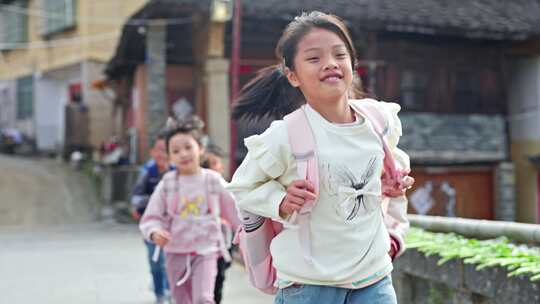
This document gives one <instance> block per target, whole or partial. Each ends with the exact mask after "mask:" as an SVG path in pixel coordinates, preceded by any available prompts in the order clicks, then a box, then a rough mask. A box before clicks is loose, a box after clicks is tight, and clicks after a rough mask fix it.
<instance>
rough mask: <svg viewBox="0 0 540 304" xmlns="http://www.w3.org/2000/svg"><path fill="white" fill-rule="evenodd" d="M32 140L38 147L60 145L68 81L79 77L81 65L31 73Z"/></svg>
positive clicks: (63, 127)
mask: <svg viewBox="0 0 540 304" xmlns="http://www.w3.org/2000/svg"><path fill="white" fill-rule="evenodd" d="M34 80H35V82H34V104H35V108H34V116H35V122H36V143H37V148H38V149H39V150H41V151H57V149H59V148H61V147H62V146H63V145H64V139H65V109H64V106H65V105H66V103H67V102H68V93H69V85H70V84H74V83H78V82H80V81H81V65H80V64H75V65H71V66H67V67H64V68H61V69H56V70H51V71H47V72H45V73H42V74H38V75H36V76H35V77H34Z"/></svg>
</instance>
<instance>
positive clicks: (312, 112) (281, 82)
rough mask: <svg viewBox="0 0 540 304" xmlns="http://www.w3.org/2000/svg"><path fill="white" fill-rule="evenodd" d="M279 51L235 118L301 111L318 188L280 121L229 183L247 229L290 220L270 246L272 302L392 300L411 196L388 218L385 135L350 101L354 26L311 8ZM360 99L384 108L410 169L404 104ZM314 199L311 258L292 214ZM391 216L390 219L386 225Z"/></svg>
mask: <svg viewBox="0 0 540 304" xmlns="http://www.w3.org/2000/svg"><path fill="white" fill-rule="evenodd" d="M276 54H277V56H278V62H279V63H278V64H277V65H275V66H271V67H268V68H265V69H263V70H261V71H260V72H259V73H258V75H257V76H256V78H255V79H253V80H252V81H251V82H249V83H248V84H247V85H246V86H245V87H244V88H243V89H242V91H241V92H240V96H239V98H238V100H237V106H236V108H235V111H234V113H233V114H234V116H235V118H240V117H247V118H251V119H256V118H260V117H265V116H274V117H282V116H283V115H285V114H288V113H290V112H292V111H294V110H296V109H298V108H300V107H301V110H302V111H303V112H304V114H305V116H306V118H307V120H308V122H309V125H310V127H311V129H312V131H313V136H314V139H315V144H316V151H315V153H316V155H317V158H318V167H319V191H318V193H314V192H315V191H314V189H315V187H314V185H313V184H311V182H309V181H308V180H306V179H305V176H298V175H297V165H296V164H297V160H296V159H295V158H294V157H293V155H292V151H291V147H290V144H289V142H288V133H287V126H286V124H285V122H284V121H283V120H278V121H275V122H274V123H272V125H271V126H270V127H269V128H268V129H267V130H266V131H265V132H264V133H263V134H261V135H254V136H252V137H249V138H247V139H246V140H245V145H246V147H247V148H248V154H247V155H246V158H245V159H244V161H243V162H242V164H241V165H240V167H239V168H238V170H237V171H236V172H235V174H234V177H233V179H232V182H231V184H230V185H229V189H231V191H233V192H234V194H235V195H236V198H237V199H238V208H239V209H240V212H241V214H242V217H243V221H244V227H245V229H246V231H248V232H249V231H250V230H251V231H253V230H256V229H258V227H260V225H262V223H264V218H271V219H273V220H275V221H279V222H281V223H284V228H283V231H282V232H281V233H279V234H278V235H277V236H276V237H275V238H273V239H272V243H271V247H270V252H271V255H272V258H273V266H274V267H275V268H276V270H277V285H278V287H279V291H278V293H277V295H276V298H275V303H276V304H283V303H287V304H307V303H313V304H318V303H332V304H364V303H370V304H374V303H379V304H394V303H396V295H395V291H394V288H393V286H392V280H391V272H392V260H393V259H394V258H395V257H396V256H397V255H398V254H400V253H401V252H402V251H403V250H404V243H403V237H404V235H403V234H404V232H405V231H406V229H407V228H408V221H407V217H406V212H407V199H406V197H405V196H404V190H399V191H398V192H399V193H395V196H396V197H392V198H391V199H390V203H389V206H388V211H387V214H386V215H384V214H385V212H384V211H383V208H382V182H381V176H382V174H383V159H384V155H385V154H384V151H383V147H382V143H381V139H380V137H379V135H378V134H377V133H376V132H375V131H374V129H373V127H372V125H371V122H370V121H369V120H368V119H365V117H364V116H363V115H361V114H359V113H357V112H356V111H354V109H353V108H351V105H350V103H351V101H350V100H349V97H350V96H352V94H353V92H355V88H354V86H353V71H354V70H353V69H354V67H355V64H356V51H355V49H354V47H353V45H352V40H351V37H350V35H349V32H348V30H347V29H346V27H345V25H344V23H343V22H342V21H341V20H340V19H339V18H337V17H336V16H333V15H328V14H324V13H321V12H312V13H309V14H307V13H304V14H302V15H301V16H298V17H296V18H294V20H293V21H291V22H290V23H289V25H288V26H287V27H286V29H285V31H284V32H283V34H282V36H281V38H280V40H279V42H278V45H277V48H276ZM358 89H359V88H358ZM355 94H356V95H355V96H358V94H357V93H355ZM357 102H372V103H374V105H375V106H377V108H378V109H379V110H380V112H381V113H383V114H384V117H385V120H386V127H387V128H386V130H385V132H384V134H383V135H384V136H385V138H386V140H387V142H388V144H389V147H390V149H391V152H392V154H393V156H394V158H395V159H396V160H397V161H398V162H399V163H400V167H401V168H403V169H407V168H408V167H409V158H408V156H407V155H406V154H405V153H404V152H403V151H401V150H399V149H398V148H397V142H398V139H399V137H400V135H401V123H400V120H399V118H398V116H397V113H398V111H399V110H400V107H399V105H397V104H394V103H385V102H376V101H375V100H372V99H371V100H368V99H366V100H359V101H357ZM306 136H309V134H307V135H306ZM297 157H300V156H297ZM313 200H316V204H315V205H314V207H313V209H312V210H311V211H310V213H309V222H308V224H309V233H310V238H311V241H310V242H311V243H310V246H311V252H310V255H311V256H309V259H308V258H306V256H305V255H304V253H305V252H304V250H303V248H302V247H301V245H300V242H299V239H300V235H299V229H298V223H297V222H296V221H295V219H297V216H295V215H297V212H298V211H300V210H301V209H302V207H303V206H304V204H305V203H306V201H313ZM387 217H391V218H393V220H388V223H391V225H388V227H387V226H386V225H385V222H386V221H387ZM261 218H263V220H261Z"/></svg>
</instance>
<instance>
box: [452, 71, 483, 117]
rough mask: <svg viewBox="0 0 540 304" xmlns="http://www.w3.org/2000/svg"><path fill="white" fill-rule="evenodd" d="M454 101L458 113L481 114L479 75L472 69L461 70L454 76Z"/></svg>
mask: <svg viewBox="0 0 540 304" xmlns="http://www.w3.org/2000/svg"><path fill="white" fill-rule="evenodd" d="M454 79H455V88H454V94H455V95H454V99H455V103H456V111H457V112H458V113H480V112H482V103H481V100H480V85H479V81H478V79H479V78H478V73H476V72H475V71H474V70H472V69H459V70H457V71H456V72H455V74H454Z"/></svg>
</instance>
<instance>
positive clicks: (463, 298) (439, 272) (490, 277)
mask: <svg viewBox="0 0 540 304" xmlns="http://www.w3.org/2000/svg"><path fill="white" fill-rule="evenodd" d="M439 259H440V257H439V256H426V255H424V254H423V253H421V252H419V251H417V250H414V249H409V250H407V251H406V252H405V253H404V254H403V255H402V256H401V257H399V258H398V259H397V260H396V262H395V263H394V267H395V269H394V272H393V274H392V278H393V281H394V286H395V288H396V293H397V296H398V303H400V304H412V303H414V304H509V303H516V304H517V303H524V304H525V303H526V304H529V303H540V282H538V281H537V282H531V281H530V280H529V277H528V276H518V277H512V278H508V277H507V271H506V270H505V269H503V268H500V267H488V268H484V269H482V270H476V266H475V265H470V264H464V263H463V261H461V260H451V261H448V262H446V263H444V264H442V265H437V262H438V261H439Z"/></svg>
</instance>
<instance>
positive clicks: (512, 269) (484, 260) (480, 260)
mask: <svg viewBox="0 0 540 304" xmlns="http://www.w3.org/2000/svg"><path fill="white" fill-rule="evenodd" d="M407 248H415V249H416V250H418V251H420V252H422V253H424V254H425V255H426V256H431V255H438V256H440V257H441V259H440V260H439V262H438V264H439V265H442V264H443V263H445V262H447V261H449V260H452V259H462V260H463V262H464V263H465V264H473V265H476V270H481V269H484V268H486V267H497V266H499V267H503V268H506V269H507V270H508V276H509V277H513V276H518V275H526V276H529V277H530V280H531V281H539V280H540V250H539V249H538V248H530V247H527V246H525V245H515V244H512V243H510V242H509V240H508V239H507V238H504V237H501V238H497V239H491V240H476V239H468V238H465V237H463V236H460V235H457V234H454V233H434V232H429V231H425V230H422V229H419V228H411V229H410V231H409V233H408V234H407Z"/></svg>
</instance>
